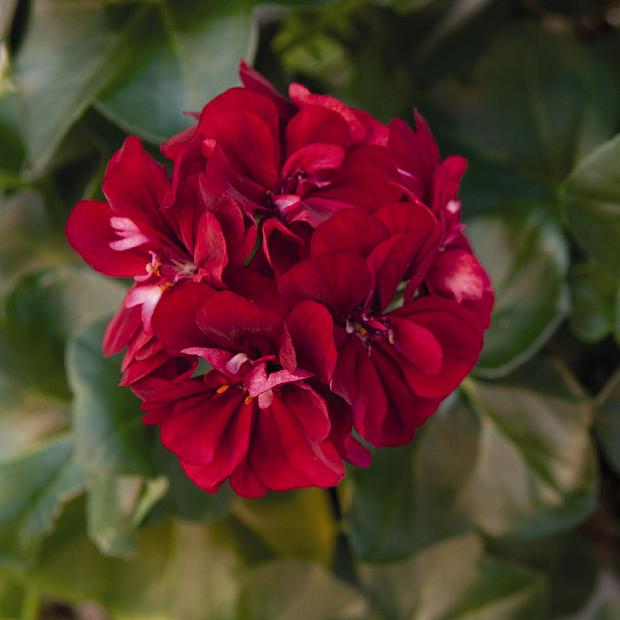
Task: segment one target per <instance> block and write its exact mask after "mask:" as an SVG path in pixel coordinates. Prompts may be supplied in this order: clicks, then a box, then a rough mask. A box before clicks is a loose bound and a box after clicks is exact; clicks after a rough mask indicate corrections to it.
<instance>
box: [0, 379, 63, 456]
mask: <svg viewBox="0 0 620 620" xmlns="http://www.w3.org/2000/svg"><path fill="white" fill-rule="evenodd" d="M0 402H1V403H2V407H0V462H3V461H6V460H9V459H11V458H14V457H16V456H18V455H19V454H20V453H21V452H23V451H24V450H27V449H28V448H29V447H30V446H31V445H33V444H35V443H36V442H38V441H41V440H43V439H44V438H45V437H47V436H49V435H52V434H54V433H57V432H61V431H63V430H65V429H66V428H67V427H68V424H69V411H68V407H67V405H66V404H65V403H64V402H62V401H59V400H55V399H50V398H46V397H45V396H42V395H40V394H38V393H37V392H35V391H33V390H30V389H29V388H28V387H27V386H23V385H19V384H16V383H14V382H13V381H11V380H10V379H9V378H7V377H6V376H4V375H3V374H0Z"/></svg>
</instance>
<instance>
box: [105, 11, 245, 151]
mask: <svg viewBox="0 0 620 620" xmlns="http://www.w3.org/2000/svg"><path fill="white" fill-rule="evenodd" d="M252 4H253V3H251V2H246V1H241V2H240V1H239V0H235V1H234V2H227V3H219V4H218V3H211V2H194V1H192V0H174V1H173V0H158V1H156V2H154V3H153V4H152V9H151V10H149V12H148V13H147V14H146V15H145V16H144V17H143V18H142V19H141V20H140V21H139V22H138V23H136V25H135V28H134V29H133V30H132V31H131V36H129V37H128V38H127V39H126V41H125V44H124V46H123V50H122V54H121V55H120V56H119V58H118V60H117V63H119V64H118V70H117V72H116V75H115V77H114V78H113V79H112V80H111V81H110V82H109V83H108V84H107V85H106V87H105V89H104V90H103V92H102V93H101V94H100V96H99V98H98V104H97V105H98V108H99V109H100V110H101V112H103V114H105V115H106V116H107V117H108V118H110V119H111V120H112V121H113V122H115V123H117V124H118V125H120V126H121V127H123V128H124V129H125V130H126V131H130V132H135V133H138V134H140V135H141V136H143V137H144V138H147V139H149V140H152V141H162V140H165V139H166V138H169V137H170V136H171V135H172V134H174V133H176V132H178V131H180V130H182V129H184V128H185V127H187V126H188V125H189V124H190V120H189V119H188V118H187V117H185V116H183V113H184V112H197V111H198V112H199V111H200V110H201V109H202V107H203V106H204V105H205V103H207V101H209V100H210V99H212V98H213V97H215V96H216V95H219V94H220V93H221V92H222V91H224V90H225V89H226V88H229V87H230V86H233V85H235V84H236V83H237V81H238V78H237V69H238V66H239V59H240V58H246V59H247V60H250V61H251V60H252V57H253V56H254V50H255V47H256V42H257V25H256V23H255V20H254V19H253V17H252V13H251V9H252Z"/></svg>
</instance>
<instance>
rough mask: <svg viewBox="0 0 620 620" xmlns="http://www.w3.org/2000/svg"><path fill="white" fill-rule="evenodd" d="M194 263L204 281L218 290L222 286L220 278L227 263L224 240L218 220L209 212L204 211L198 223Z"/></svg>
mask: <svg viewBox="0 0 620 620" xmlns="http://www.w3.org/2000/svg"><path fill="white" fill-rule="evenodd" d="M194 261H195V263H196V266H197V267H198V273H199V274H200V276H202V278H204V281H206V282H207V283H208V284H210V285H212V286H216V287H218V288H222V287H223V286H224V283H223V282H222V276H223V275H224V268H225V267H226V265H227V263H228V253H227V251H226V238H225V237H224V233H223V232H222V227H221V226H220V222H219V220H218V219H217V217H216V216H215V215H214V214H213V213H211V212H210V211H205V212H204V213H203V214H202V216H201V217H200V220H199V221H198V234H197V239H196V246H195V247H194Z"/></svg>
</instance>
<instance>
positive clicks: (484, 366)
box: [467, 203, 569, 377]
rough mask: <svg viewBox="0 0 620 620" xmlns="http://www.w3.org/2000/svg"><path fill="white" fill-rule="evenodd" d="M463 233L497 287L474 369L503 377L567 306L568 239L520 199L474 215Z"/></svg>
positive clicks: (555, 323) (528, 354)
mask: <svg viewBox="0 0 620 620" xmlns="http://www.w3.org/2000/svg"><path fill="white" fill-rule="evenodd" d="M467 237H468V238H469V240H470V241H471V243H472V245H473V247H474V250H475V252H476V255H477V256H478V258H479V259H480V261H481V262H482V264H483V265H484V266H485V268H486V269H487V271H488V273H489V276H490V278H491V281H492V282H493V287H494V289H495V307H494V309H493V319H492V323H491V327H490V329H489V330H488V331H487V332H486V334H485V346H484V350H483V352H482V356H481V358H480V362H479V364H478V366H477V368H476V373H477V374H479V375H481V376H487V377H496V376H503V375H506V374H507V373H509V372H510V371H511V370H513V369H514V368H516V367H517V366H518V365H519V364H522V363H523V362H525V361H526V360H527V359H529V358H530V357H532V356H533V355H534V354H535V353H536V351H538V350H539V349H540V347H541V346H542V345H543V344H544V343H545V342H546V341H547V340H548V339H549V337H550V336H551V335H552V334H553V332H554V331H555V329H556V328H557V326H558V325H559V323H560V322H561V321H562V319H563V318H564V317H565V316H566V314H567V312H568V310H569V295H568V287H567V285H566V282H565V278H566V274H567V270H568V264H569V260H568V251H567V248H566V243H565V240H564V237H563V236H562V233H561V231H560V229H559V227H558V226H557V224H556V223H555V222H554V221H553V220H552V219H551V218H550V217H549V216H548V215H547V214H546V212H545V210H544V209H543V208H541V207H539V206H537V205H534V204H521V203H519V204H510V205H502V206H501V208H496V209H494V210H493V211H492V212H489V213H487V214H486V215H484V216H482V217H479V218H476V219H474V220H473V221H472V222H471V223H470V224H469V226H468V228H467Z"/></svg>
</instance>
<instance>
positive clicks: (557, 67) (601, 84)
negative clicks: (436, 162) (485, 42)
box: [440, 24, 619, 186]
mask: <svg viewBox="0 0 620 620" xmlns="http://www.w3.org/2000/svg"><path fill="white" fill-rule="evenodd" d="M523 41H527V45H523ZM440 99H441V100H442V101H444V102H447V101H449V102H450V106H451V107H450V109H447V110H446V111H447V112H448V113H449V114H450V116H451V117H452V118H453V120H454V124H455V136H454V137H455V138H456V139H458V140H461V141H463V142H465V143H466V144H468V145H470V146H471V147H472V148H474V149H475V150H476V151H477V152H478V153H479V154H480V155H482V156H484V157H486V158H488V159H491V160H495V161H497V162H500V163H504V164H506V165H508V166H515V167H517V168H519V169H521V170H523V171H525V172H527V173H528V174H529V175H531V176H532V177H533V178H537V179H539V180H540V181H541V182H543V183H546V184H551V185H553V186H557V185H558V184H559V183H560V182H562V181H563V179H564V177H565V176H566V174H567V173H568V172H569V171H570V170H571V169H572V167H573V166H574V164H575V162H576V161H578V159H579V158H580V157H582V156H583V155H585V154H586V153H588V152H589V151H590V150H592V148H594V147H596V146H597V145H598V144H600V143H601V142H603V141H604V140H606V139H608V138H609V136H610V135H612V134H613V132H614V130H615V128H616V126H617V122H618V108H619V91H618V87H617V80H615V78H614V76H613V74H612V73H611V71H610V69H609V67H608V66H607V64H605V63H604V62H603V61H601V60H600V59H599V58H598V57H597V56H595V55H594V54H593V53H592V52H590V50H588V49H587V48H586V47H584V46H582V45H579V44H578V43H576V42H575V39H574V38H570V37H567V36H564V35H558V34H554V33H552V32H550V31H549V30H545V29H543V28H542V27H538V26H533V25H530V24H519V25H516V26H513V27H511V28H509V29H507V30H504V31H502V32H501V34H499V35H498V36H497V37H496V38H495V39H494V40H493V41H492V42H491V44H490V45H489V46H488V48H487V49H486V50H485V52H484V54H483V55H482V58H481V60H480V62H479V64H478V65H477V66H476V68H475V72H474V76H473V85H472V86H462V85H461V86H458V87H455V88H454V89H453V90H451V91H450V92H446V91H442V92H441V94H440Z"/></svg>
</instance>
